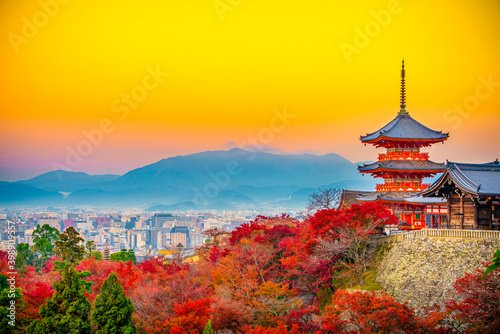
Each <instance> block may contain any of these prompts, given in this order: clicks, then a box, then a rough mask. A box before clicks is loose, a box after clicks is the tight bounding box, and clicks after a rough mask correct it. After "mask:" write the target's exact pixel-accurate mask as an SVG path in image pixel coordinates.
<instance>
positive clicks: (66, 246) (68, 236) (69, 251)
mask: <svg viewBox="0 0 500 334" xmlns="http://www.w3.org/2000/svg"><path fill="white" fill-rule="evenodd" d="M83 241H84V239H83V238H82V237H80V233H78V231H77V230H75V229H74V228H73V227H68V228H67V229H65V230H64V232H63V233H61V235H60V236H59V240H58V241H56V254H57V255H58V256H60V257H61V258H62V259H63V260H64V261H69V262H71V263H75V262H78V261H80V260H82V259H83V255H85V246H83V244H82V243H83Z"/></svg>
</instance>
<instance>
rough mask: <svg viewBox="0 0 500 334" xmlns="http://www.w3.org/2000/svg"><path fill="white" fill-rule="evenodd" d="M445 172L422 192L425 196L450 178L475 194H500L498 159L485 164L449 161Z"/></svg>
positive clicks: (457, 184) (499, 165) (463, 188)
mask: <svg viewBox="0 0 500 334" xmlns="http://www.w3.org/2000/svg"><path fill="white" fill-rule="evenodd" d="M445 166H446V171H445V173H444V174H443V175H442V176H441V177H440V178H439V179H438V180H437V181H436V182H434V183H433V184H432V185H431V186H430V187H429V188H427V189H426V190H424V191H423V192H422V195H423V196H426V195H427V196H432V194H433V193H434V192H436V190H439V189H440V188H441V186H442V185H443V184H444V183H445V180H450V181H451V182H453V183H454V184H455V185H456V186H457V187H458V188H460V189H462V190H463V191H465V192H468V193H470V194H474V195H482V196H499V195H500V164H499V162H498V159H497V160H496V161H494V162H489V163H485V164H468V163H458V162H448V163H447V164H446V165H445Z"/></svg>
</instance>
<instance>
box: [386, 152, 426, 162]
mask: <svg viewBox="0 0 500 334" xmlns="http://www.w3.org/2000/svg"><path fill="white" fill-rule="evenodd" d="M378 160H379V161H387V160H409V161H422V160H423V161H426V160H429V153H420V152H387V153H381V154H379V155H378Z"/></svg>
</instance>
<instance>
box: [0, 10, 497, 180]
mask: <svg viewBox="0 0 500 334" xmlns="http://www.w3.org/2000/svg"><path fill="white" fill-rule="evenodd" d="M0 8H1V9H2V10H1V12H2V14H0V15H2V20H0V34H1V35H2V36H4V38H3V39H1V41H0V47H1V49H2V52H1V53H0V66H1V69H2V76H0V121H1V122H2V124H3V125H4V127H3V131H2V132H1V134H0V142H1V145H0V156H1V158H0V180H6V181H15V180H20V179H26V178H30V177H33V176H36V175H39V174H41V173H44V172H49V171H51V170H54V169H60V168H61V166H67V167H69V168H64V169H69V170H74V171H82V172H86V173H89V174H107V173H111V174H123V173H125V172H127V171H129V170H131V169H134V168H139V167H141V166H144V165H148V164H151V163H154V162H156V161H158V160H161V159H164V158H168V157H172V156H177V155H188V154H192V153H196V152H202V151H208V150H224V149H228V148H231V147H245V143H246V144H247V145H252V141H253V142H254V143H255V144H257V145H260V146H270V147H274V148H278V149H279V150H283V151H287V152H309V153H314V154H327V153H336V154H340V155H341V156H343V157H345V158H347V159H349V160H350V161H352V162H357V161H367V160H375V159H376V152H374V151H372V150H371V149H370V148H369V147H364V146H363V145H362V144H361V142H360V141H359V136H360V135H365V134H366V133H369V132H373V131H376V130H377V129H379V128H380V127H381V126H382V125H383V124H386V123H387V122H388V121H390V120H391V119H393V118H394V117H395V115H396V114H397V112H398V110H399V84H400V82H399V71H400V66H401V60H402V59H403V58H404V59H405V64H406V71H407V72H406V73H407V81H406V84H407V110H408V111H409V113H410V115H411V116H412V117H414V118H415V119H416V120H418V121H419V122H421V123H422V124H425V125H427V126H429V127H430V128H432V129H436V130H442V131H443V132H449V133H450V138H449V140H447V141H446V143H444V145H436V147H435V148H433V151H432V156H433V159H434V160H435V161H438V162H443V161H444V160H445V159H449V160H450V161H462V162H476V163H481V162H488V161H493V160H494V159H495V158H498V157H499V155H500V154H499V153H500V150H498V146H497V143H496V142H497V140H496V137H495V135H496V131H497V127H498V124H500V113H498V110H499V108H500V92H499V91H500V64H499V63H498V61H496V60H497V59H499V58H500V45H499V43H498V38H497V31H498V30H499V28H500V27H499V23H498V22H499V21H498V15H499V14H500V3H498V2H497V1H486V0H484V1H481V2H480V5H478V4H477V3H474V4H473V3H467V2H452V1H444V2H441V3H432V4H431V3H425V2H417V1H403V0H402V1H362V2H356V3H348V2H339V3H330V2H327V1H315V2H308V3H307V5H305V4H304V3H302V2H299V1H287V2H285V1H278V2H273V3H268V2H264V1H253V2H251V3H250V2H246V1H239V2H238V1H233V2H231V5H230V4H228V3H227V2H224V1H208V2H205V3H201V2H196V3H177V2H175V3H174V2H164V1H153V2H150V3H148V4H139V3H135V2H127V1H126V2H123V1H122V2H117V1H111V2H108V3H106V4H102V3H98V2H97V1H88V2H85V3H79V2H69V1H61V2H58V1H55V0H53V1H52V0H47V1H41V2H38V1H19V2H4V3H2V4H1V5H0ZM284 115H285V116H284ZM286 115H288V116H286ZM252 138H256V139H253V140H252ZM260 146H259V147H260ZM78 150H80V151H82V152H83V153H85V154H80V159H74V160H73V163H72V164H69V163H68V155H70V153H69V152H70V151H78ZM57 166H59V167H60V168H57Z"/></svg>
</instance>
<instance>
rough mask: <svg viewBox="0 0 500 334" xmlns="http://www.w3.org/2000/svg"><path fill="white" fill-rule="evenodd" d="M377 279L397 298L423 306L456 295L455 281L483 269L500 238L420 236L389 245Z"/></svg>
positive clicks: (439, 303) (452, 297)
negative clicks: (467, 273)
mask: <svg viewBox="0 0 500 334" xmlns="http://www.w3.org/2000/svg"><path fill="white" fill-rule="evenodd" d="M386 246H387V247H388V250H386V252H385V253H384V256H383V259H382V261H381V262H380V265H379V266H378V277H377V281H378V282H379V283H380V284H381V285H382V286H383V287H384V289H385V290H386V291H387V292H388V293H389V294H390V295H391V296H392V297H393V298H395V299H396V300H397V301H399V302H404V301H408V302H409V305H410V306H411V307H412V308H414V309H415V310H416V311H417V312H419V311H420V309H421V307H422V306H427V307H429V306H432V305H434V304H438V305H441V306H442V305H444V302H445V301H447V300H449V299H457V297H458V296H457V295H456V294H455V290H454V289H453V284H454V283H455V281H456V280H457V278H461V277H463V276H464V274H465V273H466V272H474V269H476V268H480V269H484V267H483V266H482V263H484V262H490V261H491V259H492V257H493V252H494V251H495V250H496V249H497V248H500V240H498V239H497V240H480V239H452V238H421V239H414V240H407V241H404V242H399V243H394V244H390V245H386Z"/></svg>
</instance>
